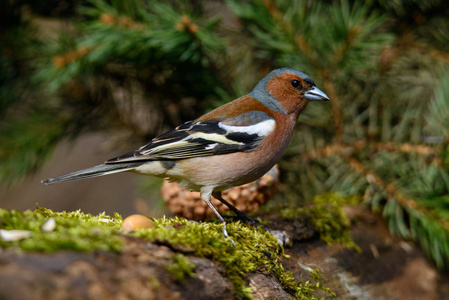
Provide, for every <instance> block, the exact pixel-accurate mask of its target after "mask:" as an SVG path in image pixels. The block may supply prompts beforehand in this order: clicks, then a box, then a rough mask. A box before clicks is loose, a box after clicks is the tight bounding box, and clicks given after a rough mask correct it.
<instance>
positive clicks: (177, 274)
mask: <svg viewBox="0 0 449 300" xmlns="http://www.w3.org/2000/svg"><path fill="white" fill-rule="evenodd" d="M50 218H54V220H55V222H56V227H55V229H54V230H53V231H51V232H44V231H43V230H42V225H43V224H44V223H45V222H46V221H47V220H48V219H50ZM153 220H154V223H155V227H154V228H148V229H138V230H136V231H133V232H130V233H126V234H125V233H123V232H122V231H121V224H122V222H123V219H122V217H121V216H120V215H118V214H115V215H114V217H110V216H107V215H105V214H104V213H103V214H99V215H97V216H93V215H90V214H84V213H82V212H80V211H75V212H53V211H52V210H49V209H45V208H41V207H37V208H36V210H34V211H25V212H21V211H15V210H3V209H0V229H4V230H17V229H19V230H28V231H30V232H31V234H32V235H31V237H29V238H25V239H22V240H19V241H3V240H1V239H0V247H1V248H3V249H6V248H9V249H15V250H17V251H33V252H46V253H51V252H55V251H60V250H71V251H82V252H86V251H93V250H103V251H110V252H115V253H120V251H121V250H122V248H123V247H124V244H125V243H126V241H125V236H132V237H134V238H139V239H144V240H147V241H150V242H152V243H155V244H162V245H165V246H168V247H169V248H171V249H172V250H174V252H175V254H174V255H173V257H172V260H173V263H172V264H171V265H169V266H168V267H167V271H168V272H169V273H170V274H172V276H173V277H174V278H175V280H176V281H177V282H182V281H183V280H185V278H186V277H192V276H195V273H194V271H193V270H194V265H192V264H191V263H190V262H189V261H188V259H187V258H186V257H185V256H184V255H193V256H198V257H201V258H206V259H210V260H211V261H214V262H217V263H219V264H220V265H221V266H223V271H222V272H223V273H224V275H225V276H226V277H227V278H228V279H229V280H230V281H231V282H232V283H233V285H234V289H235V292H236V294H237V297H238V298H241V299H248V298H251V292H252V291H251V288H250V287H248V282H247V276H248V274H250V273H253V272H257V271H263V272H268V273H269V274H272V275H274V276H275V277H276V278H277V279H278V281H279V282H280V283H281V285H282V287H283V289H284V290H285V291H287V292H288V293H289V294H290V295H292V296H294V297H296V298H298V299H316V298H317V297H316V296H315V293H316V292H317V291H321V293H322V292H323V291H324V292H325V293H326V294H327V295H329V296H332V295H333V293H332V292H331V291H330V290H328V289H327V288H326V287H324V285H323V284H322V283H321V282H320V280H319V277H318V276H317V277H316V280H315V281H314V282H309V281H307V282H297V281H295V279H294V277H293V275H292V273H291V272H289V271H285V269H284V266H283V265H282V264H281V262H280V259H281V258H282V257H283V256H284V251H283V248H282V246H281V245H280V244H279V243H278V242H277V240H276V239H275V238H274V237H273V236H272V235H271V234H269V233H267V232H266V231H265V230H263V229H262V228H258V229H255V228H254V227H250V226H247V225H244V224H242V223H240V222H232V223H229V224H228V232H229V235H230V236H231V237H232V239H233V240H234V242H235V245H233V244H232V243H231V242H230V240H229V239H225V238H223V235H222V225H221V224H219V223H214V222H201V223H199V222H193V221H189V220H186V219H183V218H165V217H164V218H160V219H153Z"/></svg>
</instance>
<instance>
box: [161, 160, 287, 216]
mask: <svg viewBox="0 0 449 300" xmlns="http://www.w3.org/2000/svg"><path fill="white" fill-rule="evenodd" d="M278 181H279V168H278V166H277V165H275V166H274V167H273V168H272V169H271V170H270V171H268V173H266V174H265V175H264V176H262V177H261V178H259V179H257V180H256V181H253V182H250V183H247V184H244V185H241V186H236V187H233V188H231V189H228V190H225V191H223V192H222V195H223V198H224V199H225V200H226V201H228V202H229V203H231V204H232V205H234V206H235V207H237V209H239V210H241V211H243V212H248V211H251V210H255V209H257V208H258V207H260V206H261V205H263V204H265V203H266V202H267V201H268V200H270V199H271V198H272V197H273V195H274V194H275V192H276V190H277V183H278ZM161 191H162V197H163V198H164V200H165V204H166V206H167V208H168V209H169V210H170V211H171V212H172V213H174V214H175V215H177V216H180V217H186V218H189V219H205V218H207V217H211V216H213V215H214V213H213V212H212V210H210V209H209V207H208V206H207V204H206V203H205V202H204V201H203V200H202V199H201V197H200V193H199V192H191V191H188V190H183V189H181V188H179V186H178V183H176V182H169V181H168V180H165V181H164V184H163V185H162V189H161ZM211 201H212V204H213V205H214V206H215V207H216V208H217V210H218V211H219V212H220V213H224V212H227V211H228V210H229V208H228V207H227V206H226V205H224V204H223V203H221V202H220V201H218V200H217V199H215V198H213V197H212V200H211Z"/></svg>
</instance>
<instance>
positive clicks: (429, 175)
mask: <svg viewBox="0 0 449 300" xmlns="http://www.w3.org/2000/svg"><path fill="white" fill-rule="evenodd" d="M448 15H449V2H447V1H443V0H429V1H418V0H394V1H386V0H373V1H362V0H357V1H355V0H353V1H349V0H345V1H343V0H342V1H330V0H328V1H286V0H277V1H276V0H247V1H237V0H222V1H205V0H203V1H175V0H172V1H150V0H147V1H138V0H127V1H125V0H122V1H120V0H110V1H105V0H91V1H88V0H78V1H57V0H47V1H27V0H6V1H2V2H1V3H0V22H1V28H0V69H1V72H0V181H1V190H0V206H2V207H5V208H18V209H26V208H33V207H34V205H35V202H39V204H40V205H41V206H45V207H49V208H51V209H56V210H73V209H78V208H81V209H82V210H83V211H86V212H93V213H97V212H100V211H107V212H108V213H111V212H112V211H117V212H119V213H122V214H125V215H126V214H129V213H132V212H135V211H142V210H145V209H149V210H150V211H149V214H152V215H155V214H156V215H157V214H162V213H163V212H164V211H163V203H161V200H160V196H159V194H158V192H157V191H158V189H159V187H160V184H161V181H160V180H154V179H150V178H143V179H142V178H137V177H138V176H136V175H130V174H120V175H114V176H108V178H98V179H94V180H89V181H85V182H84V181H82V182H75V183H67V184H64V185H58V186H55V187H53V186H51V187H45V186H43V185H41V184H40V183H39V179H44V178H46V177H50V176H55V175H59V174H61V173H66V172H70V171H74V170H77V169H81V168H84V167H89V166H92V165H95V164H99V163H102V162H103V161H104V160H106V159H108V158H111V157H113V156H114V155H118V154H120V153H123V152H127V151H130V150H134V149H135V148H136V147H138V146H140V145H142V144H143V143H144V142H146V141H148V140H149V139H151V138H152V137H154V136H156V135H158V134H160V133H162V132H163V131H164V130H167V129H169V128H171V127H173V126H177V125H178V124H180V123H181V122H184V121H187V120H192V119H194V118H196V117H198V116H200V115H201V114H203V113H204V112H206V111H208V110H210V109H212V108H214V107H217V106H219V105H221V104H223V103H226V102H228V101H230V100H233V99H235V98H236V97H239V96H241V95H244V94H246V93H247V92H249V91H250V90H251V89H252V88H253V86H254V85H255V83H257V82H258V81H259V80H260V79H261V78H262V77H263V76H264V75H265V74H266V73H268V72H269V71H271V70H272V69H274V68H277V67H284V66H287V67H292V68H296V69H299V70H301V71H303V72H305V73H307V74H308V75H309V76H310V77H312V78H313V79H314V80H315V82H316V84H317V86H318V87H319V88H320V89H322V90H323V91H325V92H326V94H327V95H329V96H330V98H331V99H332V101H331V102H330V103H325V104H324V105H322V104H321V105H316V104H315V105H309V106H308V107H307V109H306V111H305V112H304V113H303V114H302V115H301V116H300V118H299V126H298V128H297V130H296V131H295V133H294V136H293V139H292V142H291V143H290V146H289V148H288V150H287V152H286V154H285V155H284V158H283V160H282V162H281V165H280V167H281V183H282V185H281V189H280V192H279V193H278V194H277V196H276V201H275V203H277V205H280V206H284V207H288V206H291V207H297V206H301V205H304V203H306V202H307V201H311V199H313V198H314V197H315V196H316V195H323V194H326V193H338V194H339V195H343V196H354V195H356V196H358V197H359V199H360V202H361V204H360V205H366V206H370V207H372V208H373V209H374V210H377V211H380V212H382V214H383V215H384V217H385V219H386V222H388V225H389V228H390V230H391V232H392V233H394V234H397V235H400V236H401V237H403V238H405V239H411V240H415V241H417V242H418V243H419V244H420V245H421V246H422V248H423V249H424V250H425V251H426V252H427V254H428V255H429V256H430V257H432V258H433V260H434V261H435V262H436V264H437V265H438V266H439V267H445V266H446V267H447V266H448V265H449V172H448V170H449V151H448V142H449V85H448V83H449V22H448V21H447V16H448ZM33 174H34V175H33Z"/></svg>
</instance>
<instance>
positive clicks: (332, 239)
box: [281, 193, 361, 252]
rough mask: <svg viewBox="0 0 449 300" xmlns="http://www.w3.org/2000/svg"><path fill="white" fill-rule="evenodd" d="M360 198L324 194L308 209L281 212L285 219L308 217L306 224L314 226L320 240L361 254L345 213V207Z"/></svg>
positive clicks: (355, 202)
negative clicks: (300, 216)
mask: <svg viewBox="0 0 449 300" xmlns="http://www.w3.org/2000/svg"><path fill="white" fill-rule="evenodd" d="M359 202H360V197H358V196H352V197H344V196H341V195H339V194H332V193H330V194H324V195H318V196H315V198H314V199H313V201H312V203H311V204H310V205H309V206H307V207H301V208H287V209H284V210H282V211H281V216H282V217H284V218H297V217H298V215H305V216H307V217H308V220H307V221H306V222H309V223H310V225H312V226H313V227H314V228H315V230H316V232H318V234H319V235H320V238H321V239H322V240H323V241H325V242H326V243H327V244H329V245H332V244H335V243H340V244H342V245H344V246H345V247H347V248H349V249H354V250H356V251H358V252H360V251H361V250H360V247H359V246H357V244H355V243H354V241H353V240H352V237H351V233H350V225H351V221H350V220H349V219H348V217H347V216H346V214H345V213H344V212H343V209H342V207H343V206H345V205H355V204H357V203H359Z"/></svg>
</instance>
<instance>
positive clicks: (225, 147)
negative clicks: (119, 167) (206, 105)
mask: <svg viewBox="0 0 449 300" xmlns="http://www.w3.org/2000/svg"><path fill="white" fill-rule="evenodd" d="M274 127H275V121H274V119H273V118H271V117H270V116H268V115H267V114H266V113H264V112H261V111H252V112H249V113H245V114H242V115H239V116H237V117H234V118H228V119H225V120H221V121H218V120H210V121H200V122H197V121H189V122H186V123H184V124H182V125H180V126H178V127H176V128H175V129H172V130H170V131H167V132H165V133H163V134H161V135H160V136H158V137H156V138H154V139H153V140H151V141H150V142H149V143H148V144H146V145H144V146H142V147H141V148H140V149H138V150H137V151H133V152H130V153H127V154H124V155H121V156H119V157H116V158H113V159H110V160H108V161H107V162H106V163H121V162H129V161H142V160H178V159H186V158H192V157H199V156H210V155H220V154H226V153H233V152H243V151H253V150H255V149H256V148H257V147H258V146H259V144H260V143H261V141H262V140H263V139H264V138H265V137H266V136H267V135H268V134H269V133H270V132H271V131H272V130H273V129H274Z"/></svg>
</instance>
